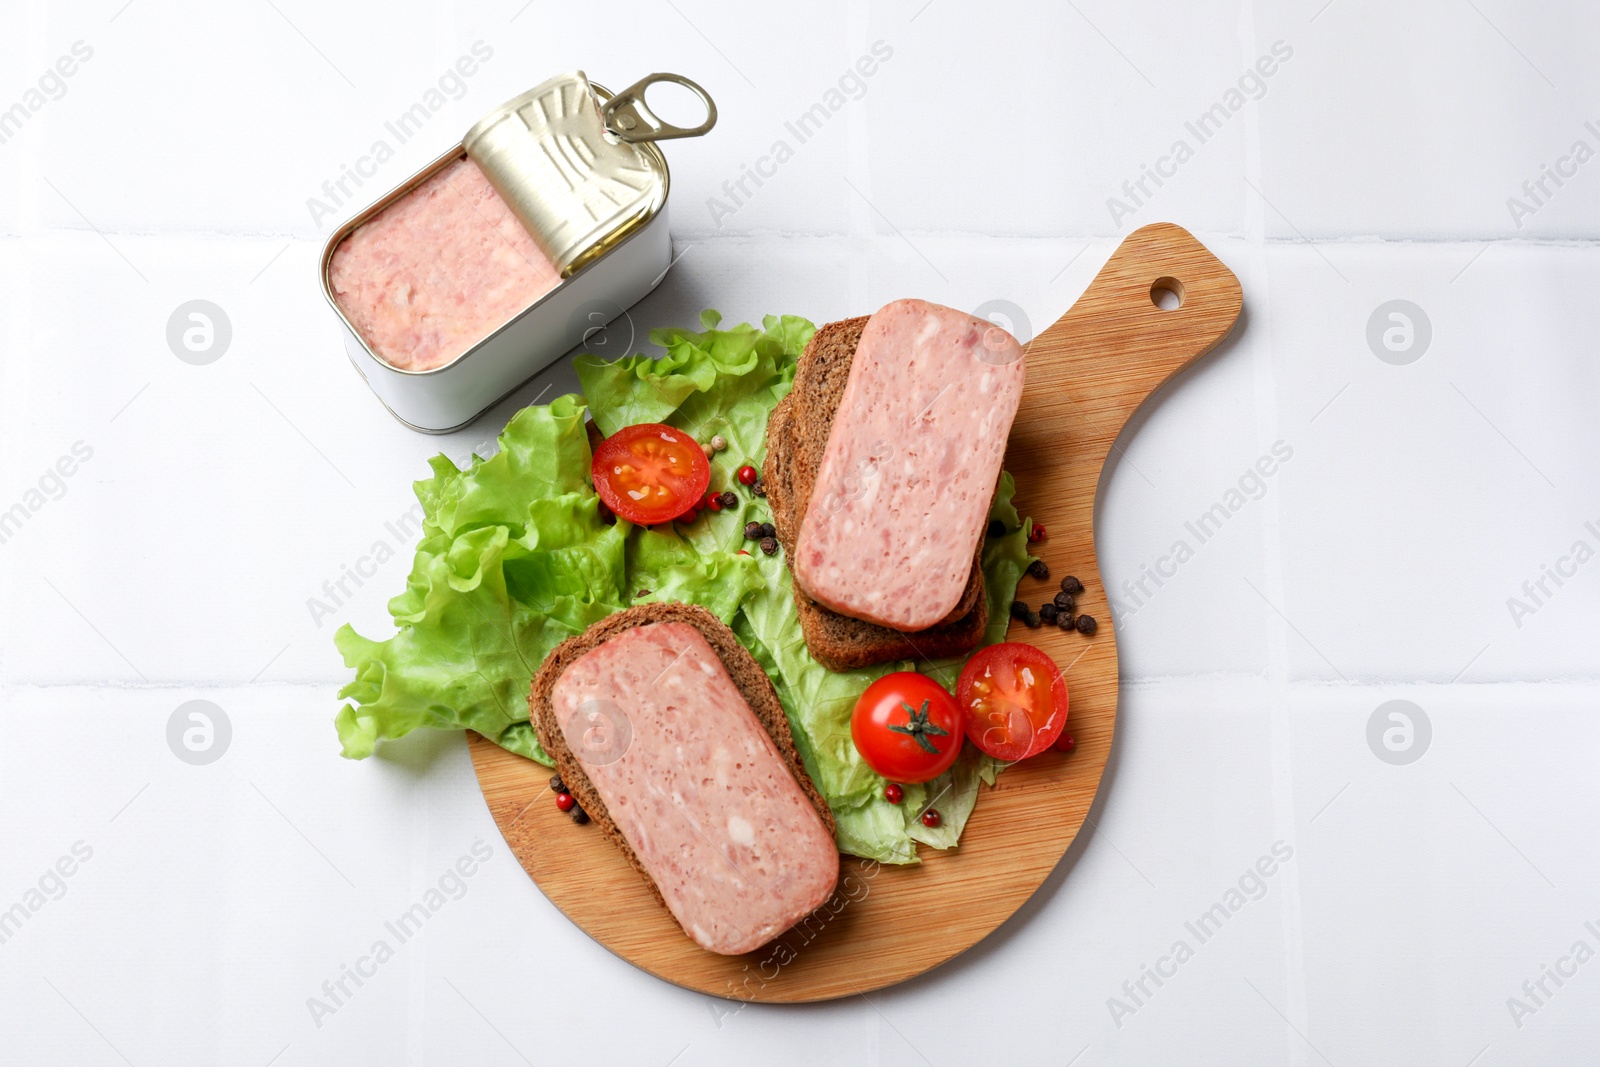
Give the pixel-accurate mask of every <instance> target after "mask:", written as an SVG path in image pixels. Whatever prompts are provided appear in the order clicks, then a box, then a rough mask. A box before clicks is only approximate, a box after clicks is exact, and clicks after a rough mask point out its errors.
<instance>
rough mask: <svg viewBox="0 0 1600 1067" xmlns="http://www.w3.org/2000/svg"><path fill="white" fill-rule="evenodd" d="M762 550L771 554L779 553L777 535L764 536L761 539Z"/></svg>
mask: <svg viewBox="0 0 1600 1067" xmlns="http://www.w3.org/2000/svg"><path fill="white" fill-rule="evenodd" d="M761 551H763V552H765V553H766V554H767V555H769V556H774V555H777V552H778V539H777V538H776V537H763V538H762V539H761Z"/></svg>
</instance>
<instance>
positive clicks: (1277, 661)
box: [1239, 0, 1310, 1064]
mask: <svg viewBox="0 0 1600 1067" xmlns="http://www.w3.org/2000/svg"><path fill="white" fill-rule="evenodd" d="M1239 19H1240V25H1239V36H1240V47H1241V48H1242V49H1243V50H1244V52H1245V55H1244V59H1243V61H1244V63H1246V64H1250V63H1253V62H1254V61H1255V57H1256V56H1257V55H1259V54H1260V51H1259V49H1260V39H1259V35H1258V33H1257V31H1256V24H1255V23H1256V13H1255V3H1254V0H1243V3H1242V4H1241V7H1240V13H1239ZM1245 172H1246V175H1247V176H1248V179H1249V182H1248V185H1253V186H1255V187H1257V188H1261V187H1263V176H1262V172H1261V110H1260V109H1259V108H1252V109H1251V111H1250V115H1249V121H1248V124H1247V125H1246V126H1245ZM1247 187H1248V186H1247ZM1244 195H1246V196H1249V200H1250V206H1249V208H1248V210H1249V211H1250V212H1251V213H1252V218H1251V228H1252V231H1253V232H1252V236H1253V237H1254V238H1256V240H1253V241H1252V242H1251V243H1252V245H1253V249H1252V255H1251V256H1250V258H1249V262H1250V264H1251V267H1252V273H1253V274H1255V275H1256V277H1255V278H1254V279H1253V280H1254V281H1255V283H1256V284H1255V285H1254V286H1253V287H1252V288H1253V290H1254V291H1255V292H1256V293H1257V294H1258V296H1257V299H1256V300H1255V301H1254V305H1255V306H1254V307H1253V308H1251V309H1250V312H1249V313H1250V315H1251V318H1250V320H1249V321H1248V322H1247V323H1246V327H1245V328H1246V329H1251V328H1254V329H1255V330H1256V331H1257V340H1258V342H1260V343H1258V344H1256V345H1255V346H1254V347H1255V349H1256V356H1255V359H1254V361H1253V362H1254V364H1255V374H1254V376H1253V377H1254V380H1255V397H1254V399H1255V410H1256V428H1257V430H1256V432H1257V435H1258V437H1257V440H1258V443H1259V444H1260V445H1261V447H1262V451H1263V453H1265V452H1266V451H1267V450H1268V449H1270V448H1271V446H1272V444H1273V443H1274V442H1275V441H1277V440H1278V439H1279V438H1280V437H1281V436H1283V435H1282V430H1283V422H1282V418H1281V413H1280V410H1279V405H1278V382H1277V375H1276V373H1275V368H1274V366H1273V362H1272V351H1273V349H1272V345H1271V343H1270V330H1271V319H1270V310H1269V309H1270V306H1271V299H1270V290H1271V278H1270V272H1271V263H1270V261H1269V256H1268V251H1269V248H1270V245H1269V244H1268V243H1267V242H1266V241H1264V240H1260V238H1262V237H1264V236H1265V233H1266V211H1267V208H1266V205H1265V203H1264V198H1263V197H1257V196H1250V194H1249V193H1248V192H1246V193H1245V194H1244ZM1279 496H1280V494H1277V493H1271V494H1268V499H1266V500H1264V501H1263V502H1262V503H1263V504H1264V505H1265V508H1264V510H1263V512H1262V516H1261V548H1262V557H1263V558H1262V578H1263V580H1264V584H1265V586H1266V589H1267V592H1268V595H1269V596H1271V597H1272V598H1273V600H1274V602H1276V603H1279V604H1282V603H1284V580H1283V553H1282V548H1283V543H1282V516H1281V513H1280V509H1279ZM1268 626H1269V629H1268V631H1267V632H1268V634H1269V635H1270V636H1269V638H1268V640H1269V642H1270V647H1269V650H1268V657H1267V663H1268V670H1267V681H1268V685H1267V692H1268V696H1267V701H1268V704H1267V707H1268V715H1269V717H1270V727H1269V731H1270V736H1269V744H1270V751H1271V760H1272V773H1271V786H1270V788H1271V790H1272V799H1271V803H1272V826H1273V832H1274V835H1275V836H1274V840H1278V839H1282V840H1284V841H1287V842H1289V843H1290V844H1291V845H1293V844H1294V842H1295V837H1296V835H1295V790H1294V732H1293V724H1292V721H1291V718H1290V712H1289V694H1290V684H1289V678H1290V670H1289V667H1290V659H1289V636H1288V634H1287V633H1286V632H1285V628H1284V624H1283V623H1282V621H1281V620H1279V619H1276V618H1274V619H1269V620H1268ZM1282 875H1283V896H1282V898H1281V899H1282V907H1281V911H1280V924H1281V937H1282V945H1283V954H1282V963H1283V972H1284V973H1283V984H1284V1005H1283V1007H1284V1014H1285V1015H1286V1016H1287V1017H1288V1019H1289V1020H1290V1025H1291V1026H1292V1027H1293V1028H1296V1029H1298V1030H1299V1031H1300V1032H1301V1033H1306V1032H1308V1031H1309V1029H1310V1019H1309V1008H1308V1004H1307V998H1306V982H1305V955H1304V943H1303V934H1304V931H1303V925H1304V924H1303V922H1302V919H1301V893H1300V878H1299V865H1298V864H1286V865H1284V867H1283V868H1282ZM1286 1048H1287V1049H1288V1051H1289V1062H1291V1063H1295V1064H1304V1063H1307V1062H1309V1061H1308V1053H1307V1050H1306V1048H1305V1046H1304V1044H1303V1043H1302V1042H1298V1041H1295V1040H1294V1039H1293V1038H1288V1041H1287V1045H1286Z"/></svg>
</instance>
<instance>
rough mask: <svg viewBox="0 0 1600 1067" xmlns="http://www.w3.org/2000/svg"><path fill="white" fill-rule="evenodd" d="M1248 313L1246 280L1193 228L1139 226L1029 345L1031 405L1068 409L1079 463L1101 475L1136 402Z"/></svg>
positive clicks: (1161, 224)
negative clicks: (1241, 280)
mask: <svg viewBox="0 0 1600 1067" xmlns="http://www.w3.org/2000/svg"><path fill="white" fill-rule="evenodd" d="M1163 291H1164V293H1163ZM1158 299H1160V300H1162V303H1160V304H1158V303H1157V300H1158ZM1163 305H1172V306H1170V307H1168V306H1163ZM1243 306H1244V296H1243V293H1242V292H1241V291H1240V288H1239V279H1238V278H1236V277H1234V275H1233V272H1232V271H1231V270H1229V269H1228V268H1227V267H1225V266H1223V264H1222V262H1221V261H1220V260H1218V259H1217V257H1216V256H1214V255H1212V254H1211V252H1210V251H1209V250H1207V248H1206V247H1205V245H1202V244H1201V243H1200V242H1199V241H1197V240H1195V238H1194V235H1193V234H1191V233H1189V231H1188V230H1185V229H1184V228H1183V227H1182V226H1177V225H1174V224H1173V223H1170V222H1156V223H1151V224H1150V225H1148V226H1141V227H1140V228H1139V229H1137V230H1135V231H1134V232H1133V233H1131V234H1129V235H1128V236H1127V238H1126V239H1124V240H1123V242H1122V244H1120V245H1118V246H1117V250H1116V251H1115V252H1113V253H1112V254H1111V258H1110V259H1109V260H1107V261H1106V265H1105V266H1104V267H1102V268H1100V273H1099V274H1097V275H1095V277H1094V281H1092V282H1090V283H1089V288H1088V289H1086V290H1085V291H1084V293H1083V295H1082V296H1081V297H1079V298H1078V301H1077V303H1075V304H1073V305H1072V308H1071V309H1070V310H1068V312H1067V313H1066V314H1065V315H1063V316H1061V318H1060V319H1058V320H1057V321H1056V323H1055V325H1053V326H1051V327H1050V328H1049V329H1047V330H1045V331H1044V332H1043V333H1042V334H1040V335H1039V336H1038V337H1036V338H1034V340H1033V342H1032V344H1030V345H1029V346H1028V386H1027V389H1028V392H1029V393H1033V394H1035V395H1034V396H1033V397H1029V398H1028V399H1031V400H1035V401H1037V402H1039V403H1043V404H1045V405H1053V404H1062V405H1064V406H1065V409H1066V410H1064V411H1062V412H1061V414H1062V416H1063V417H1064V421H1065V423H1066V424H1067V425H1069V426H1071V431H1070V436H1071V438H1072V446H1073V449H1072V450H1073V452H1074V453H1075V458H1076V459H1077V460H1079V461H1080V462H1081V461H1087V465H1088V466H1090V467H1092V469H1093V470H1094V471H1095V472H1096V473H1097V474H1098V471H1099V468H1100V466H1101V464H1102V463H1103V462H1104V460H1105V457H1106V455H1107V453H1108V451H1109V450H1110V448H1111V444H1112V442H1113V441H1115V440H1116V437H1117V434H1118V433H1120V432H1121V430H1122V427H1123V425H1124V424H1125V423H1126V422H1127V421H1128V419H1129V417H1130V416H1132V415H1133V413H1134V411H1135V410H1136V409H1137V408H1138V407H1139V405H1140V404H1142V403H1144V401H1145V400H1146V398H1148V397H1149V396H1150V395H1151V394H1152V393H1154V392H1155V391H1156V390H1157V389H1159V388H1160V387H1161V386H1162V385H1164V384H1165V383H1166V382H1167V381H1168V380H1169V379H1170V378H1171V377H1172V376H1173V375H1175V374H1177V373H1178V372H1179V371H1180V370H1182V369H1183V368H1184V367H1185V366H1187V365H1188V364H1189V363H1192V362H1193V361H1194V360H1196V359H1198V358H1200V357H1201V356H1203V355H1205V354H1206V353H1207V352H1209V351H1211V350H1212V349H1213V348H1215V347H1216V346H1217V345H1218V344H1219V343H1221V341H1222V340H1223V338H1225V337H1227V336H1228V333H1229V332H1230V331H1231V330H1232V329H1233V326H1234V323H1235V322H1237V321H1238V318H1239V312H1240V311H1241V310H1242V308H1243ZM1036 371H1037V373H1036ZM1025 403H1026V400H1025ZM1050 421H1052V422H1054V421H1055V420H1050ZM1061 443H1062V442H1060V441H1057V442H1056V446H1057V447H1058V448H1059V446H1060V445H1061ZM1032 444H1034V442H1028V441H1026V440H1024V441H1014V442H1013V445H1014V446H1018V445H1020V446H1021V447H1023V448H1028V447H1030V445H1032ZM1037 444H1038V446H1039V447H1047V446H1048V445H1047V443H1046V442H1037Z"/></svg>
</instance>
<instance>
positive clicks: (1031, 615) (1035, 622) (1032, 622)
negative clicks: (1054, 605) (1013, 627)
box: [1022, 611, 1039, 630]
mask: <svg viewBox="0 0 1600 1067" xmlns="http://www.w3.org/2000/svg"><path fill="white" fill-rule="evenodd" d="M1022 621H1023V622H1025V623H1027V625H1028V629H1030V630H1037V629H1038V628H1039V613H1038V612H1037V611H1029V612H1028V614H1027V616H1026V617H1025V618H1023V620H1022Z"/></svg>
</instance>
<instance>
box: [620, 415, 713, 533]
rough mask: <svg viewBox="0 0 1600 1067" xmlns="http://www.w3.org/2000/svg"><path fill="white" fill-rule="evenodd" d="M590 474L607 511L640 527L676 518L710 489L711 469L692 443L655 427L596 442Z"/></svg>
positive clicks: (642, 426)
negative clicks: (597, 445) (708, 487)
mask: <svg viewBox="0 0 1600 1067" xmlns="http://www.w3.org/2000/svg"><path fill="white" fill-rule="evenodd" d="M590 474H591V475H592V476H593V477H594V489H595V492H597V493H599V494H600V499H601V501H602V502H604V504H605V505H606V507H608V508H610V509H611V510H612V511H614V512H616V513H617V514H618V515H621V516H622V517H623V518H625V519H627V520H628V521H629V522H633V523H638V524H639V525H641V526H651V525H654V524H656V523H662V522H670V521H671V520H673V519H675V518H677V517H678V516H679V515H682V514H683V513H684V512H685V511H688V510H690V509H691V508H693V506H694V502H695V501H696V500H699V499H700V496H701V494H703V493H704V492H705V491H706V486H708V485H710V484H711V464H710V463H708V462H707V461H706V456H705V453H704V452H702V451H700V446H699V445H698V444H697V443H695V439H694V438H692V437H690V436H689V435H688V434H686V433H684V432H683V431H682V430H679V429H676V428H674V427H671V426H666V425H663V424H661V423H657V422H646V423H640V424H639V425H637V426H627V427H624V428H623V429H621V430H618V431H617V432H616V433H614V434H612V435H611V436H610V437H608V438H606V439H605V440H604V441H602V442H600V447H599V448H597V449H595V450H594V463H593V464H592V465H591V467H590Z"/></svg>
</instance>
